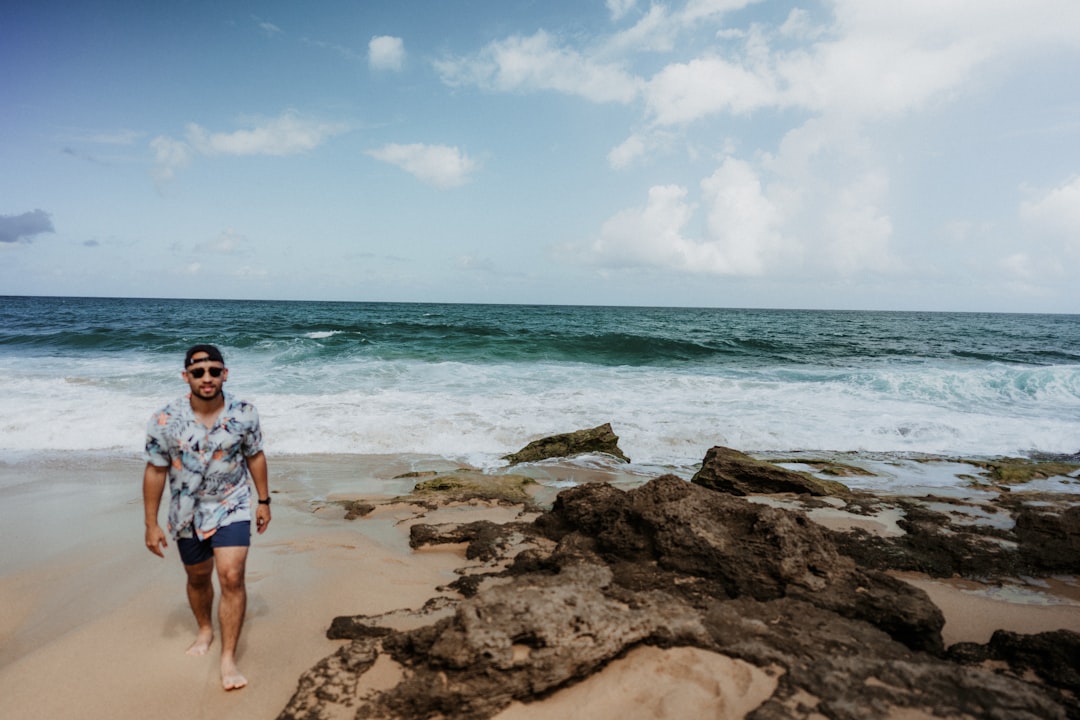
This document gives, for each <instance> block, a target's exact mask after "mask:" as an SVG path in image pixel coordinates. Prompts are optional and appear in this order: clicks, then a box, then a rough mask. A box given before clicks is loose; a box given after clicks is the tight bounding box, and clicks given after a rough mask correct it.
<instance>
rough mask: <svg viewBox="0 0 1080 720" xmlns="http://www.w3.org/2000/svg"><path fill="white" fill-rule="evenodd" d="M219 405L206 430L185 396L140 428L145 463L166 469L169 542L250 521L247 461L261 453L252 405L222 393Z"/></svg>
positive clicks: (249, 488) (254, 411)
mask: <svg viewBox="0 0 1080 720" xmlns="http://www.w3.org/2000/svg"><path fill="white" fill-rule="evenodd" d="M224 398H225V407H224V408H223V409H222V411H221V414H220V415H219V416H218V419H217V421H216V422H215V423H214V427H212V428H207V427H206V426H205V425H203V424H202V423H201V422H199V420H198V418H196V417H195V413H194V412H193V411H192V409H191V399H190V396H188V395H185V396H184V397H182V398H178V399H176V400H174V401H173V402H171V403H169V404H168V405H166V406H165V407H164V408H162V409H161V410H160V411H158V412H156V413H154V416H153V417H151V418H150V423H149V425H148V426H147V430H146V461H147V462H148V463H150V464H152V465H155V466H157V467H167V468H168V469H169V473H168V475H169V525H168V527H169V533H170V534H171V535H172V537H173V538H174V539H176V538H190V537H197V538H199V539H200V540H205V539H206V538H208V537H210V536H211V535H213V534H214V533H215V532H216V531H217V529H218V528H219V527H224V526H225V525H229V524H231V523H233V522H241V521H244V520H248V521H250V520H251V486H250V484H249V483H248V472H247V458H249V457H251V456H252V455H258V454H259V453H260V452H262V449H263V438H262V429H261V428H260V426H259V413H258V411H257V410H256V409H255V406H254V405H252V404H251V403H249V402H245V401H243V400H237V399H234V398H233V397H232V396H230V395H229V394H228V393H225V396H224Z"/></svg>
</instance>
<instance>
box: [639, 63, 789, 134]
mask: <svg viewBox="0 0 1080 720" xmlns="http://www.w3.org/2000/svg"><path fill="white" fill-rule="evenodd" d="M776 101H777V91H776V89H775V87H774V86H773V84H772V80H771V79H770V78H769V77H768V76H767V75H766V74H763V73H759V72H755V71H752V70H747V69H745V68H742V67H740V66H738V65H735V64H732V63H729V62H727V61H725V60H722V59H720V58H715V57H708V58H700V59H697V60H692V61H690V62H688V63H678V64H672V65H668V66H667V67H666V68H664V69H663V70H661V71H660V72H659V73H657V74H656V75H655V76H654V77H653V79H652V80H650V81H649V83H648V85H647V89H646V91H645V105H646V107H647V108H648V112H649V114H650V115H651V116H652V118H653V121H654V122H656V123H657V124H659V125H674V124H678V123H686V122H690V121H693V120H697V119H699V118H702V117H706V116H708V115H713V114H716V113H719V112H724V111H726V112H732V113H736V114H739V113H746V112H750V111H751V110H755V109H757V108H760V107H763V106H766V105H773V104H775V103H776Z"/></svg>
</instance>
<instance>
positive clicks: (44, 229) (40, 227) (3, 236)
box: [0, 210, 56, 244]
mask: <svg viewBox="0 0 1080 720" xmlns="http://www.w3.org/2000/svg"><path fill="white" fill-rule="evenodd" d="M51 232H56V230H55V229H54V228H53V224H52V215H50V214H49V213H47V212H45V211H44V210H31V211H30V212H24V213H22V214H21V215H0V243H5V244H7V243H17V242H24V243H29V242H33V240H34V237H36V236H37V235H41V234H42V233H51Z"/></svg>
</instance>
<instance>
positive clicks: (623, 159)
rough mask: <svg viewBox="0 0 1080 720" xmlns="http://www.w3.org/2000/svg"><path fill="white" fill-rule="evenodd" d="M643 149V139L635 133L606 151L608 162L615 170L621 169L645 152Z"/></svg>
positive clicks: (644, 146)
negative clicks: (609, 150)
mask: <svg viewBox="0 0 1080 720" xmlns="http://www.w3.org/2000/svg"><path fill="white" fill-rule="evenodd" d="M645 151H646V145H645V139H644V138H643V137H642V136H641V135H639V134H636V133H635V134H634V135H631V136H630V137H628V138H626V140H624V141H623V142H622V143H621V144H620V145H618V146H617V147H614V148H612V149H611V152H609V153H608V164H609V165H611V167H613V168H615V169H616V170H621V169H623V168H626V167H629V166H630V165H632V164H633V163H634V161H635V160H637V159H638V158H640V157H641V156H642V155H644V154H645Z"/></svg>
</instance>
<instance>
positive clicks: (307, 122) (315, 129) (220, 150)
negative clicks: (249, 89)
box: [150, 110, 348, 182]
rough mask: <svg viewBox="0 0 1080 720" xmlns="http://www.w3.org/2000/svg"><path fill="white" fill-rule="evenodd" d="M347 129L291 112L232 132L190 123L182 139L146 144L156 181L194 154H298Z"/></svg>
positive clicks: (166, 178)
mask: <svg viewBox="0 0 1080 720" xmlns="http://www.w3.org/2000/svg"><path fill="white" fill-rule="evenodd" d="M347 129H348V128H347V127H346V126H345V125H343V124H341V123H329V122H324V121H321V120H316V119H313V118H307V117H304V116H302V115H300V114H299V113H297V112H295V111H293V110H289V111H286V112H284V113H282V114H281V115H280V116H278V117H276V118H270V119H268V120H263V121H261V122H258V123H256V124H254V126H253V127H250V128H247V129H244V130H236V131H233V132H211V131H209V130H207V129H206V128H204V127H202V126H201V125H198V124H195V123H190V124H188V126H187V132H186V135H185V139H184V140H177V139H176V138H172V137H168V136H166V135H160V136H158V137H156V138H154V139H153V140H152V141H151V142H150V148H151V150H153V151H154V177H155V178H156V179H157V180H158V182H167V181H170V180H172V179H173V178H174V177H175V176H176V173H177V171H179V170H182V169H183V168H185V167H187V166H188V165H189V164H190V163H191V161H192V159H193V158H194V157H196V156H198V155H202V156H211V155H270V156H285V155H298V154H302V153H306V152H310V151H311V150H314V149H315V148H317V147H319V146H320V145H322V144H323V143H325V142H326V141H327V140H328V139H330V138H331V137H333V136H335V135H339V134H341V133H343V132H345V131H346V130H347Z"/></svg>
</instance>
